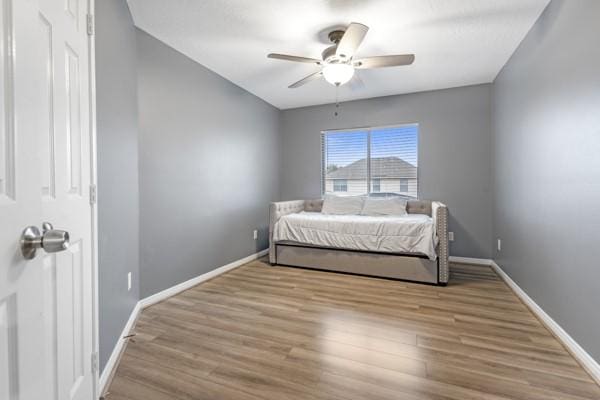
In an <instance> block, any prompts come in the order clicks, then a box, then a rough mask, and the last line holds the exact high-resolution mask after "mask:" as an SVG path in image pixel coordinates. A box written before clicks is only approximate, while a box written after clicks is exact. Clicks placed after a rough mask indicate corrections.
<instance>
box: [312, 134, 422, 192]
mask: <svg viewBox="0 0 600 400" xmlns="http://www.w3.org/2000/svg"><path fill="white" fill-rule="evenodd" d="M321 153H322V154H321V156H322V157H321V160H322V175H321V178H322V188H323V193H324V194H334V195H337V196H355V195H365V194H370V195H371V196H382V197H385V196H388V195H390V196H391V195H402V196H406V197H411V198H417V197H418V125H416V124H413V125H401V126H394V127H384V128H368V129H354V130H337V131H324V132H322V135H321Z"/></svg>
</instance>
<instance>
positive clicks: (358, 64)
mask: <svg viewBox="0 0 600 400" xmlns="http://www.w3.org/2000/svg"><path fill="white" fill-rule="evenodd" d="M414 61H415V55H414V54H403V55H395V56H376V57H367V58H361V59H360V60H356V61H354V62H353V63H352V64H353V65H354V68H357V69H367V68H384V67H399V66H401V65H410V64H412V63H413V62H414Z"/></svg>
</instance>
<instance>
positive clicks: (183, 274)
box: [137, 30, 489, 297]
mask: <svg viewBox="0 0 600 400" xmlns="http://www.w3.org/2000/svg"><path fill="white" fill-rule="evenodd" d="M137 45H138V66H139V69H138V71H139V74H138V90H139V92H138V93H139V113H140V232H141V235H140V244H141V246H140V257H141V264H142V271H141V272H142V275H141V296H142V297H146V296H149V295H151V294H154V293H156V292H158V291H160V290H163V289H166V288H169V287H171V286H173V285H175V284H177V283H180V282H183V281H185V280H187V279H190V278H192V277H196V276H198V275H200V274H202V273H205V272H207V271H210V270H212V269H214V268H216V267H219V266H222V265H225V264H227V263H229V262H232V261H234V260H238V259H240V258H242V257H245V256H248V255H250V254H253V253H255V252H257V251H258V250H261V249H265V248H267V247H268V243H267V242H268V235H267V230H268V227H267V224H268V205H269V202H270V201H273V200H277V199H278V197H279V174H278V170H279V169H278V167H279V151H278V150H279V110H277V109H276V108H274V107H272V106H271V105H269V104H267V103H265V102H264V101H263V100H260V99H259V98H257V97H255V96H253V95H251V94H250V93H248V92H246V91H245V90H243V89H241V88H240V87H238V86H236V85H234V84H232V83H231V82H229V81H227V80H225V79H223V78H222V77H220V76H219V75H217V74H215V73H213V72H211V71H210V70H208V69H206V68H204V67H202V66H201V65H200V64H198V63H196V62H194V61H192V60H191V59H189V58H187V57H185V56H183V55H182V54H180V53H178V52H177V51H175V50H173V49H172V48H170V47H168V46H167V45H165V44H163V43H162V42H160V41H158V40H156V39H154V38H153V37H151V36H149V35H148V34H146V33H144V32H142V31H139V30H138V34H137ZM253 229H259V230H260V233H259V240H258V241H257V242H255V241H254V239H253V237H252V231H253ZM488 243H489V242H488Z"/></svg>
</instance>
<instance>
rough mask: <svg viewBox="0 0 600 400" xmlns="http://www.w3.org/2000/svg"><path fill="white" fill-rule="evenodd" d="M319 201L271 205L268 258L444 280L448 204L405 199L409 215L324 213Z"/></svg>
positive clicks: (289, 263)
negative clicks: (384, 215) (385, 215)
mask: <svg viewBox="0 0 600 400" xmlns="http://www.w3.org/2000/svg"><path fill="white" fill-rule="evenodd" d="M322 207H323V200H321V199H318V200H294V201H284V202H274V203H271V205H270V223H269V261H270V263H271V264H272V265H275V264H277V265H284V266H296V267H304V268H313V269H320V270H328V271H337V272H345V273H353V274H360V275H368V276H375V277H384V278H393V279H401V280H409V281H416V282H423V283H429V284H437V285H446V284H447V283H448V277H449V273H448V209H447V207H446V206H445V205H444V204H442V203H441V202H438V201H429V200H408V201H407V203H406V212H407V215H405V216H403V217H398V218H394V217H391V218H386V217H377V216H363V215H356V216H346V215H340V216H338V215H333V216H332V215H325V214H323V213H321V210H322Z"/></svg>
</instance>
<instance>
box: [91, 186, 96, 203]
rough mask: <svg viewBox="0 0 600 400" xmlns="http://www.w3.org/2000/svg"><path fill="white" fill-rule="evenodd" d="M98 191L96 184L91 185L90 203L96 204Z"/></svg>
mask: <svg viewBox="0 0 600 400" xmlns="http://www.w3.org/2000/svg"><path fill="white" fill-rule="evenodd" d="M97 196H98V191H97V189H96V185H90V204H96V202H97V200H98V198H97Z"/></svg>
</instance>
